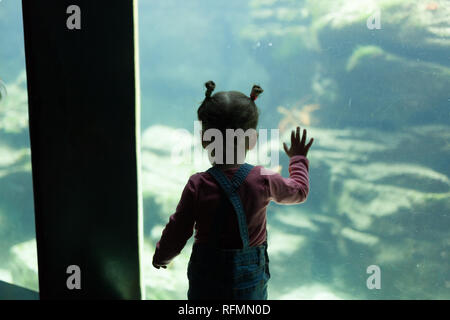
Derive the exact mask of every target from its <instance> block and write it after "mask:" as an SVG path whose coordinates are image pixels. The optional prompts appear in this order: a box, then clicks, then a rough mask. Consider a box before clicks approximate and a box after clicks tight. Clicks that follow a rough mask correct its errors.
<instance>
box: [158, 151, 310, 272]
mask: <svg viewBox="0 0 450 320" xmlns="http://www.w3.org/2000/svg"><path fill="white" fill-rule="evenodd" d="M308 167H309V161H308V159H307V158H306V157H305V156H293V157H291V159H290V161H289V178H284V177H282V176H281V175H280V174H278V173H274V172H272V174H267V171H266V172H264V170H266V169H264V168H263V167H261V166H255V167H254V168H253V169H252V170H251V171H250V173H249V174H248V176H247V178H246V179H245V181H244V182H243V183H242V184H241V186H240V187H239V189H238V190H237V191H238V194H239V196H240V199H241V201H242V205H243V207H244V211H245V214H246V217H247V227H248V236H249V245H250V246H251V247H253V246H258V245H260V244H262V243H264V241H266V209H267V206H268V205H269V203H270V201H274V202H276V203H281V204H294V203H302V202H304V201H305V200H306V198H307V196H308V192H309V176H308ZM237 169H238V168H237V167H235V168H228V169H225V170H223V172H224V173H225V175H226V176H227V177H228V178H229V179H231V178H232V177H233V174H234V173H235V172H236V171H237ZM221 197H222V192H221V188H220V186H219V185H218V183H217V182H216V181H215V179H214V178H213V177H212V176H211V175H210V174H209V173H207V172H199V173H196V174H194V175H192V176H191V177H190V178H189V181H188V182H187V184H186V186H185V188H184V190H183V193H182V195H181V200H180V202H179V203H178V206H177V208H176V211H175V213H174V214H172V215H171V216H170V219H169V222H168V223H167V225H166V227H165V228H164V230H163V232H162V236H161V239H160V241H159V242H158V243H157V244H156V250H155V254H154V256H153V262H154V263H157V264H159V265H166V264H168V263H169V262H170V261H171V260H172V259H173V258H174V257H176V256H177V255H178V254H179V253H180V252H181V250H182V249H183V247H184V246H185V245H186V242H187V240H188V239H189V238H190V237H191V236H192V234H193V233H194V230H195V243H205V242H207V241H208V238H209V236H210V234H209V231H210V228H211V223H212V218H213V216H214V214H215V213H216V212H217V211H218V209H217V208H218V207H219V206H220V205H221V204H222V203H221V199H222V198H221ZM225 205H226V206H227V209H226V211H224V212H227V213H231V214H227V217H226V218H227V219H226V220H225V221H226V222H225V223H224V225H223V226H222V234H223V235H222V237H221V240H222V244H223V246H224V248H241V247H242V242H241V239H240V235H239V226H238V222H237V215H236V213H235V211H234V209H233V207H232V205H231V203H230V202H229V201H227V202H226V204H225Z"/></svg>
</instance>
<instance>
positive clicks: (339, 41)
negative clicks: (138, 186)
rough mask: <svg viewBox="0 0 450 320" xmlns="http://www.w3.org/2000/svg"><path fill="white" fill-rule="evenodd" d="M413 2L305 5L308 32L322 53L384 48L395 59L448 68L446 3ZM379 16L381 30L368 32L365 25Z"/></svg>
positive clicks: (449, 10)
mask: <svg viewBox="0 0 450 320" xmlns="http://www.w3.org/2000/svg"><path fill="white" fill-rule="evenodd" d="M433 2H434V4H435V7H434V9H433V10H431V9H430V7H429V3H427V2H426V1H425V2H422V3H418V2H417V1H415V0H402V1H398V0H383V1H380V0H363V1H361V0H338V1H332V2H330V1H326V0H318V1H308V2H307V6H306V7H307V8H308V10H309V11H311V12H313V21H312V30H314V32H315V34H316V35H317V38H318V43H319V46H320V48H321V50H326V51H327V52H328V53H330V52H332V51H336V53H337V52H338V51H339V52H341V53H342V54H345V52H347V54H348V53H350V52H351V51H353V49H354V48H355V46H357V45H361V44H364V45H380V44H382V45H383V49H385V50H387V51H389V52H392V53H394V54H396V55H399V56H409V57H410V58H419V59H423V60H425V61H431V62H436V63H439V64H447V66H450V62H449V61H448V50H449V49H450V6H449V3H448V0H436V1H433ZM375 13H378V14H379V16H378V17H379V24H380V29H372V30H370V29H369V28H368V27H367V23H368V22H367V20H368V19H369V18H370V17H371V16H372V15H374V14H375Z"/></svg>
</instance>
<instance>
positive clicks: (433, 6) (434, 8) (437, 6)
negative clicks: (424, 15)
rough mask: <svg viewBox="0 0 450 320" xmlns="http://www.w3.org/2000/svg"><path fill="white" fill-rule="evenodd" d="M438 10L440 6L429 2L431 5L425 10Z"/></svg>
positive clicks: (428, 4)
mask: <svg viewBox="0 0 450 320" xmlns="http://www.w3.org/2000/svg"><path fill="white" fill-rule="evenodd" d="M438 8H439V5H438V4H437V3H436V2H429V3H427V6H426V7H425V10H428V11H435V10H437V9H438Z"/></svg>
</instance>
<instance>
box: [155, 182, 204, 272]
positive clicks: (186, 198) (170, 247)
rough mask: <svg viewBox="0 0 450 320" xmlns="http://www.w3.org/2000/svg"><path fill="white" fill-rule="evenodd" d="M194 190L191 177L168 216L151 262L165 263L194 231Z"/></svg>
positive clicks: (176, 252) (173, 256) (177, 252)
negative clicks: (173, 211) (172, 211)
mask: <svg viewBox="0 0 450 320" xmlns="http://www.w3.org/2000/svg"><path fill="white" fill-rule="evenodd" d="M195 197H196V191H195V186H194V183H193V182H192V179H189V181H188V183H187V184H186V186H185V187H184V190H183V193H182V195H181V199H180V202H179V203H178V206H177V208H176V210H175V213H174V214H172V215H171V216H170V218H169V222H168V223H167V224H166V227H165V228H164V230H163V232H162V235H161V239H160V240H159V242H158V243H157V244H156V250H155V254H154V255H153V262H154V263H157V264H160V265H167V264H169V263H170V261H171V260H172V259H173V258H175V257H176V256H177V255H178V254H179V253H180V252H181V250H182V249H183V248H184V246H185V245H186V242H187V240H188V239H189V238H190V237H191V236H192V234H193V232H194V222H195V220H194V203H195Z"/></svg>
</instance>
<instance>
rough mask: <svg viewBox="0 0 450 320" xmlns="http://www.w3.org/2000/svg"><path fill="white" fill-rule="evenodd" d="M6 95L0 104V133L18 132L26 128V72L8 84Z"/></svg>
mask: <svg viewBox="0 0 450 320" xmlns="http://www.w3.org/2000/svg"><path fill="white" fill-rule="evenodd" d="M7 88H8V96H6V97H4V98H5V99H3V100H2V101H1V104H0V134H4V133H9V134H18V133H20V132H22V131H24V130H26V129H28V95H27V87H26V73H25V70H23V71H22V72H21V73H20V75H19V76H18V77H17V79H16V81H15V82H13V83H10V84H8V87H7Z"/></svg>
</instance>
